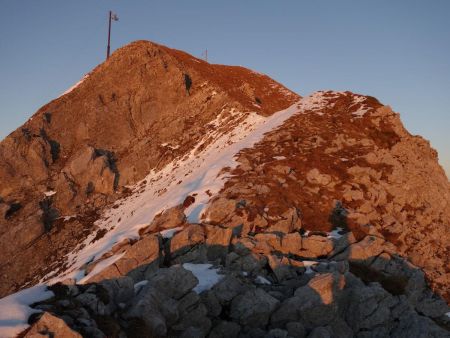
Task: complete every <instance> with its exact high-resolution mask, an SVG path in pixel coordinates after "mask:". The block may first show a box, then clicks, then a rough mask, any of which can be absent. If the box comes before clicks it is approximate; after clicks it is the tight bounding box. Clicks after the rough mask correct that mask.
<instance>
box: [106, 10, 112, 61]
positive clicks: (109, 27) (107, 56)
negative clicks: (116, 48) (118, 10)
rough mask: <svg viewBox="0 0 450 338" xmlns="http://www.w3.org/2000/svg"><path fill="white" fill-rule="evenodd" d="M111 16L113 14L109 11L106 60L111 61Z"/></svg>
mask: <svg viewBox="0 0 450 338" xmlns="http://www.w3.org/2000/svg"><path fill="white" fill-rule="evenodd" d="M111 14H112V12H111V11H109V26H108V47H107V48H106V60H108V59H109V51H110V49H111V46H110V42H111Z"/></svg>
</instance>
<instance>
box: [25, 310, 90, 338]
mask: <svg viewBox="0 0 450 338" xmlns="http://www.w3.org/2000/svg"><path fill="white" fill-rule="evenodd" d="M49 336H51V337H67V338H81V337H82V336H81V334H79V333H78V332H76V331H74V330H72V329H71V328H70V327H69V326H68V325H67V324H66V323H64V321H63V320H62V319H60V318H58V317H55V316H53V315H51V314H50V313H48V312H44V314H43V315H42V316H41V318H39V319H38V321H37V322H36V323H34V324H33V325H32V326H31V328H30V330H29V331H28V332H27V333H26V334H25V335H24V337H25V338H38V337H49Z"/></svg>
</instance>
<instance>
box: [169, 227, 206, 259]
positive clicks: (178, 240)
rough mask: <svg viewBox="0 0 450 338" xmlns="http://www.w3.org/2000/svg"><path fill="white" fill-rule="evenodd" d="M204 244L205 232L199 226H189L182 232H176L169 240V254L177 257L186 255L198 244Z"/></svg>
mask: <svg viewBox="0 0 450 338" xmlns="http://www.w3.org/2000/svg"><path fill="white" fill-rule="evenodd" d="M204 242H205V231H204V229H203V227H202V226H201V225H199V224H189V225H188V226H187V227H186V228H184V229H183V230H182V231H180V232H177V233H176V234H175V235H174V236H173V237H172V239H171V240H170V253H171V254H172V255H175V256H178V255H182V254H184V253H186V252H187V251H189V249H190V248H191V247H192V246H194V245H196V244H199V243H204Z"/></svg>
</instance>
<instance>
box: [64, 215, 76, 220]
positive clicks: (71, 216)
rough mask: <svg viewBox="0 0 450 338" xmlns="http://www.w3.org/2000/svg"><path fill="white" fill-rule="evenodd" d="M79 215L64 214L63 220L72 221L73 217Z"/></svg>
mask: <svg viewBox="0 0 450 338" xmlns="http://www.w3.org/2000/svg"><path fill="white" fill-rule="evenodd" d="M77 217H78V215H68V216H63V221H64V222H67V221H70V220H71V219H72V218H77Z"/></svg>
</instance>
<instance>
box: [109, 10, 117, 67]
mask: <svg viewBox="0 0 450 338" xmlns="http://www.w3.org/2000/svg"><path fill="white" fill-rule="evenodd" d="M112 20H114V21H119V18H118V17H117V15H116V14H113V12H112V11H109V23H108V47H107V48H106V60H108V59H109V54H110V51H111V21H112Z"/></svg>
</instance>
